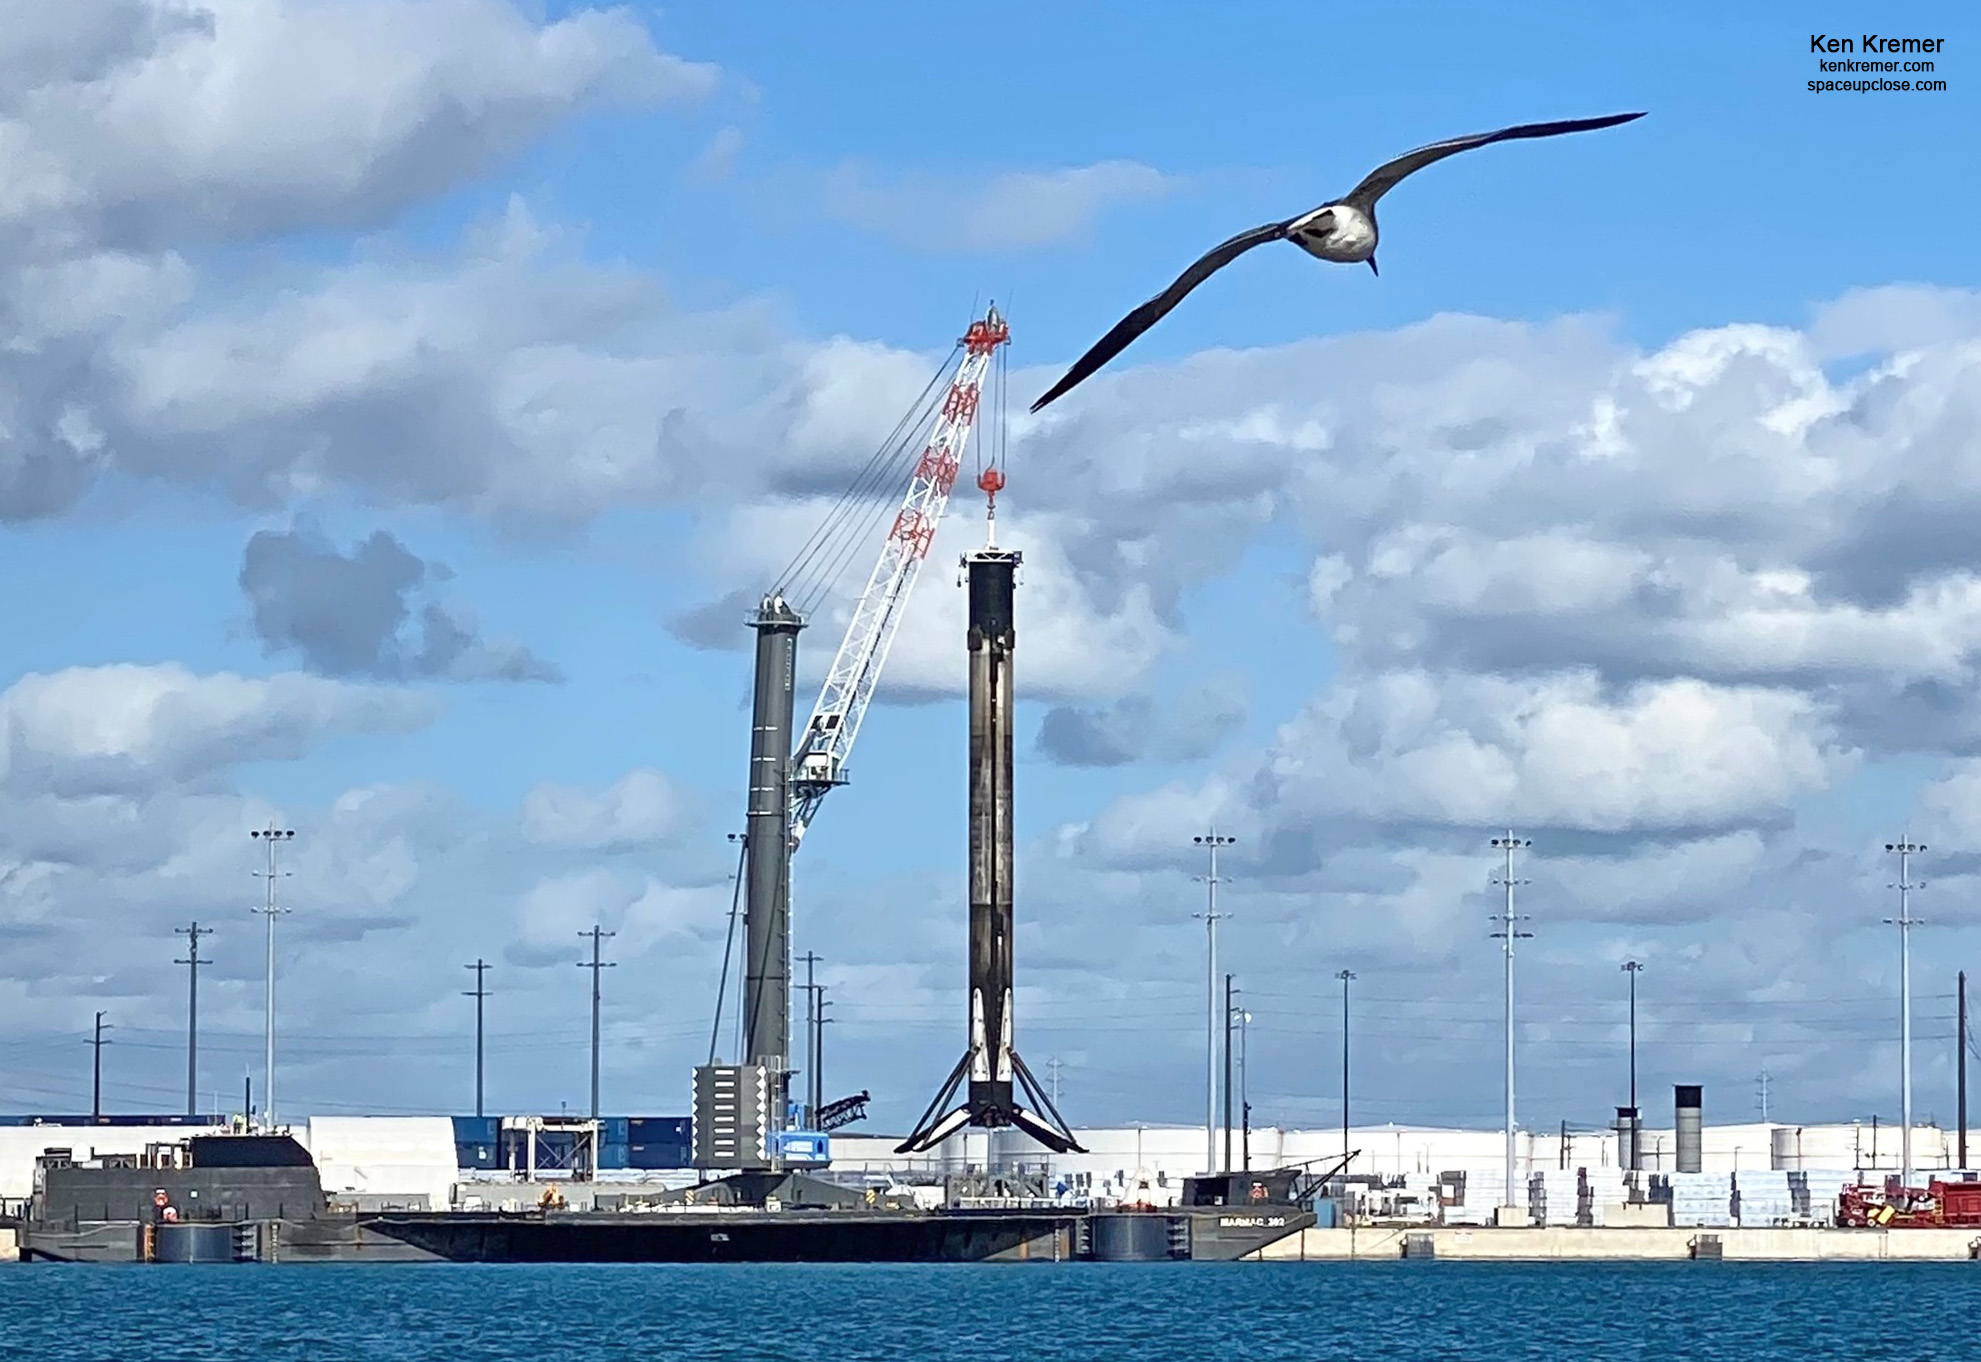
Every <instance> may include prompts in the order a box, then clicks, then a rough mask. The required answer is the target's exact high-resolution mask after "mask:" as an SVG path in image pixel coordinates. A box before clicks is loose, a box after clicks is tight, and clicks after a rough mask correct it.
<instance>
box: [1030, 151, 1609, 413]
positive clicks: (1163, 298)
mask: <svg viewBox="0 0 1981 1362" xmlns="http://www.w3.org/2000/svg"><path fill="white" fill-rule="evenodd" d="M1643 116H1644V115H1643V114H1642V113H1626V114H1610V115H1609V116H1608V117H1606V118H1573V119H1569V120H1567V121H1565V122H1560V123H1522V124H1520V125H1519V126H1517V127H1512V128H1501V129H1500V130H1499V131H1498V132H1475V133H1473V134H1472V135H1471V136H1469V137H1454V138H1452V139H1451V140H1450V141H1448V142H1433V143H1431V144H1430V145H1429V146H1427V147H1419V148H1417V150H1415V151H1409V152H1405V153H1404V154H1403V155H1401V156H1399V157H1397V158H1396V159H1395V160H1393V161H1388V162H1385V163H1384V164H1382V165H1380V166H1377V167H1376V168H1375V169H1374V170H1372V171H1370V172H1369V175H1368V178H1366V179H1364V180H1363V181H1362V183H1360V184H1358V185H1356V186H1355V188H1354V189H1352V190H1350V191H1349V193H1348V195H1347V197H1346V198H1340V199H1334V200H1332V201H1330V202H1328V203H1324V204H1322V205H1321V206H1320V207H1318V208H1314V209H1311V210H1309V211H1307V212H1305V213H1302V214H1300V216H1298V217H1294V218H1288V219H1287V220H1286V221H1285V222H1269V223H1267V224H1266V225H1265V226H1263V227H1254V228H1253V229H1252V230H1251V231H1249V232H1240V233H1239V234H1238V235H1237V236H1235V237H1233V238H1231V240H1229V241H1227V242H1225V243H1224V244H1223V245H1220V246H1214V247H1212V248H1211V249H1210V250H1209V251H1208V252H1207V253H1205V255H1204V257H1203V258H1202V259H1201V260H1199V261H1197V263H1196V264H1194V265H1192V266H1191V267H1190V268H1189V269H1187V270H1185V271H1183V273H1182V274H1181V275H1180V276H1179V277H1178V278H1177V280H1176V282H1175V283H1173V284H1171V285H1170V286H1169V287H1168V288H1166V289H1164V290H1163V291H1162V292H1161V293H1158V294H1157V295H1156V296H1155V297H1153V298H1151V299H1149V301H1148V302H1146V303H1143V304H1142V305H1141V306H1140V307H1138V308H1136V309H1135V310H1134V311H1133V312H1131V313H1129V314H1128V315H1127V316H1126V317H1123V318H1122V319H1121V320H1120V321H1118V322H1116V323H1115V324H1114V329H1113V330H1112V331H1109V332H1108V333H1107V334H1106V335H1105V336H1102V337H1101V338H1100V339H1099V340H1097V341H1095V342H1094V345H1093V348H1092V349H1090V350H1088V351H1087V353H1086V354H1084V355H1082V356H1080V358H1079V359H1078V360H1076V361H1075V362H1074V365H1073V367H1072V368H1071V369H1068V370H1067V371H1066V376H1065V377H1064V378H1062V379H1060V380H1059V382H1057V383H1055V384H1053V385H1052V388H1051V390H1050V391H1049V392H1047V393H1046V395H1045V396H1044V397H1041V398H1040V399H1039V400H1038V401H1036V402H1034V403H1033V404H1032V410H1033V411H1038V410H1039V409H1040V408H1042V407H1044V406H1045V405H1046V403H1048V402H1051V401H1052V400H1053V399H1054V398H1057V397H1060V396H1063V395H1064V394H1065V393H1066V392H1067V391H1068V390H1069V389H1071V388H1072V387H1073V386H1074V385H1075V384H1077V383H1079V382H1080V380H1082V379H1084V378H1086V377H1087V375H1089V374H1091V373H1093V372H1094V370H1096V369H1098V368H1100V367H1101V366H1102V365H1103V364H1106V363H1107V362H1108V361H1109V360H1111V359H1113V358H1114V357H1115V356H1116V355H1118V354H1120V353H1121V352H1122V351H1123V350H1125V349H1127V348H1128V346H1129V344H1130V343H1131V342H1133V341H1134V339H1135V338H1136V337H1137V336H1139V335H1141V334H1142V333H1143V332H1144V331H1147V330H1148V329H1149V328H1150V327H1152V326H1154V325H1155V324H1156V323H1157V322H1159V321H1161V320H1162V319H1163V317H1164V316H1165V315H1167V313H1168V312H1169V310H1170V309H1171V308H1173V307H1175V306H1176V305H1177V304H1178V303H1180V302H1182V301H1183V297H1184V295H1185V294H1187V293H1189V292H1190V290H1191V289H1193V288H1195V287H1197V285H1199V284H1201V283H1203V282H1204V281H1205V280H1206V279H1208V278H1210V277H1211V276H1212V275H1213V274H1216V273H1217V272H1218V271H1219V270H1221V269H1223V268H1224V267H1225V266H1226V265H1229V264H1230V263H1231V262H1232V261H1234V260H1236V259H1237V258H1238V257H1239V256H1241V255H1243V254H1245V252H1247V251H1249V250H1251V249H1252V248H1253V247H1254V246H1263V245H1265V244H1266V243H1267V242H1268V241H1291V242H1292V243H1293V244H1294V245H1296V246H1298V247H1299V248H1300V249H1301V250H1303V251H1305V252H1307V254H1309V255H1312V256H1318V257H1319V258H1320V259H1322V260H1332V261H1335V262H1337V263H1339V264H1346V265H1352V264H1354V263H1355V262H1356V261H1358V260H1366V261H1367V262H1368V264H1369V269H1370V270H1371V271H1372V272H1375V271H1376V200H1377V199H1380V198H1381V197H1382V196H1383V195H1385V194H1387V193H1388V192H1389V191H1390V190H1392V189H1394V188H1396V186H1397V184H1398V183H1399V182H1400V181H1401V180H1402V179H1403V177H1404V176H1406V175H1408V174H1410V173H1411V172H1413V171H1418V170H1422V169H1423V168H1424V167H1425V166H1427V165H1430V164H1431V163H1432V162H1433V161H1442V160H1443V159H1444V158H1445V157H1447V156H1455V155H1457V154H1458V153H1459V152H1461V151H1470V150H1472V148H1474V147H1483V146H1486V145H1487V144H1489V143H1492V142H1511V141H1513V140H1515V139H1516V138H1522V137H1558V136H1560V135H1561V134H1562V133H1565V132H1589V131H1591V130H1593V129H1596V128H1612V127H1615V126H1616V125H1617V124H1618V123H1628V122H1629V121H1630V120H1631V119H1633V118H1642V117H1643Z"/></svg>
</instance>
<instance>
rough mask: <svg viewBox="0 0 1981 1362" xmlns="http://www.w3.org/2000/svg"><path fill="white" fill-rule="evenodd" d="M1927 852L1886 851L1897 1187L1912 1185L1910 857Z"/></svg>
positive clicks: (1917, 846) (1911, 848)
mask: <svg viewBox="0 0 1981 1362" xmlns="http://www.w3.org/2000/svg"><path fill="white" fill-rule="evenodd" d="M1925 849H1926V844H1925V843H1924V842H1910V841H1907V842H1887V843H1885V850H1886V851H1888V852H1893V853H1896V854H1897V856H1898V883H1897V884H1895V885H1892V886H1891V887H1892V888H1894V889H1896V890H1898V916H1897V917H1888V918H1886V919H1885V924H1886V925H1887V926H1895V927H1897V928H1898V993H1899V1005H1898V1068H1899V1121H1900V1129H1899V1135H1898V1150H1899V1154H1898V1159H1899V1177H1900V1182H1899V1186H1901V1187H1910V1186H1911V1185H1912V929H1913V928H1914V927H1916V926H1918V925H1919V919H1918V918H1915V917H1914V916H1912V913H1911V911H1910V910H1911V906H1912V891H1913V890H1915V889H1924V888H1925V887H1926V885H1925V882H1924V881H1915V880H1913V878H1912V858H1913V857H1914V856H1916V855H1918V854H1919V853H1920V852H1922V851H1924V850H1925Z"/></svg>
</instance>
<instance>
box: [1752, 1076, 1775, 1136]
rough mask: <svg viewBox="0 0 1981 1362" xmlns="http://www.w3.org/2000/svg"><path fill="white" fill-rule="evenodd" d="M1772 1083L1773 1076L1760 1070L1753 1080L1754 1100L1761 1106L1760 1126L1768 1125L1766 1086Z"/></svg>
mask: <svg viewBox="0 0 1981 1362" xmlns="http://www.w3.org/2000/svg"><path fill="white" fill-rule="evenodd" d="M1774 1081H1775V1076H1774V1075H1773V1074H1771V1073H1769V1072H1768V1071H1767V1070H1766V1069H1763V1070H1761V1072H1760V1073H1759V1074H1758V1075H1756V1076H1755V1079H1754V1092H1755V1094H1756V1099H1757V1100H1758V1101H1759V1102H1760V1104H1761V1124H1762V1125H1766V1124H1768V1084H1770V1083H1772V1082H1774Z"/></svg>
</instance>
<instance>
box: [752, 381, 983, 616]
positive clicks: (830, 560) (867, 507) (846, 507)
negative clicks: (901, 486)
mask: <svg viewBox="0 0 1981 1362" xmlns="http://www.w3.org/2000/svg"><path fill="white" fill-rule="evenodd" d="M962 353H963V347H962V345H961V343H960V342H959V343H958V344H957V345H956V346H955V347H953V348H952V349H951V350H950V352H949V355H948V358H946V359H945V360H944V361H943V362H942V363H941V364H940V365H938V366H937V367H936V370H935V372H934V373H933V374H932V375H931V376H930V378H929V381H928V383H927V385H926V386H925V387H924V388H923V389H922V392H921V394H920V396H918V397H917V398H916V399H915V401H914V403H913V404H912V405H911V406H910V407H909V408H908V410H907V411H906V412H904V413H903V414H902V417H901V419H900V420H899V421H897V422H896V423H895V426H894V429H893V430H892V431H890V432H889V434H888V436H887V438H886V439H885V440H883V441H882V442H881V444H880V445H879V447H878V448H876V449H875V450H874V452H873V454H872V455H871V456H869V458H868V459H867V461H866V463H865V464H864V465H862V467H861V468H860V470H859V472H858V473H857V474H856V475H855V476H854V478H853V480H852V482H851V483H850V484H848V486H847V487H846V490H845V491H844V492H842V493H841V494H840V496H839V499H838V500H837V501H836V502H834V503H833V505H832V507H831V509H830V510H829V511H827V513H826V515H825V518H824V519H823V520H822V521H821V522H820V524H819V526H818V528H817V529H815V530H813V531H812V533H811V535H810V536H808V537H807V538H806V540H805V541H804V543H802V544H801V545H799V547H798V551H797V552H796V554H794V555H793V557H792V559H791V561H790V562H789V563H788V564H787V565H786V566H785V568H784V571H783V572H782V573H780V574H779V575H778V579H777V580H778V587H777V589H778V591H779V592H780V593H781V594H783V595H784V596H785V597H786V598H787V599H790V600H791V601H792V603H793V604H794V605H795V606H796V607H797V608H798V609H799V610H800V612H801V613H809V612H810V611H811V610H812V609H813V608H814V607H815V606H816V605H817V604H818V602H819V600H820V599H822V598H823V597H824V595H825V594H826V592H827V591H829V590H830V589H831V588H832V586H833V584H834V583H836V582H837V581H838V579H839V577H840V574H841V573H843V572H844V571H845V569H846V566H847V564H848V562H849V561H850V560H851V559H852V557H853V555H854V554H855V553H856V552H857V551H858V550H859V549H860V548H861V547H862V546H863V545H864V544H866V543H867V542H868V541H869V540H870V539H871V537H872V533H873V530H874V528H875V527H876V526H877V525H878V523H879V522H880V521H881V520H882V519H884V518H885V517H886V516H887V515H888V514H889V513H890V512H891V511H892V510H893V509H894V502H895V498H894V495H893V490H892V489H893V484H894V482H895V481H897V480H898V478H899V476H900V465H901V464H902V463H903V462H905V461H906V456H907V455H909V454H910V453H912V454H913V455H914V456H915V457H917V458H919V457H920V451H919V449H916V448H915V445H916V444H917V438H916V437H919V436H920V435H921V434H922V432H923V431H924V430H926V428H927V427H928V425H929V422H930V421H931V419H932V418H933V416H934V414H935V410H936V406H937V404H938V403H939V402H940V400H941V394H943V393H945V392H946V391H947V387H946V380H947V379H948V378H949V377H950V375H951V372H952V371H953V370H954V369H955V368H956V366H957V363H958V361H959V358H960V356H961V355H962Z"/></svg>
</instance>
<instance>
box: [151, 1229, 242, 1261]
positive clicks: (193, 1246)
mask: <svg viewBox="0 0 1981 1362" xmlns="http://www.w3.org/2000/svg"><path fill="white" fill-rule="evenodd" d="M156 1229H157V1234H156V1237H155V1238H153V1240H152V1249H151V1253H152V1258H151V1260H152V1261H153V1262H154V1263H231V1262H233V1261H234V1227H233V1226H232V1225H213V1224H196V1223H194V1222H192V1221H188V1220H167V1221H164V1222H162V1223H160V1224H159V1225H158V1226H157V1227H156Z"/></svg>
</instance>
